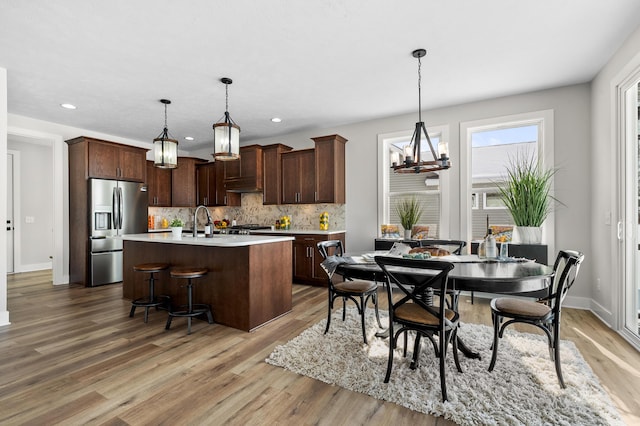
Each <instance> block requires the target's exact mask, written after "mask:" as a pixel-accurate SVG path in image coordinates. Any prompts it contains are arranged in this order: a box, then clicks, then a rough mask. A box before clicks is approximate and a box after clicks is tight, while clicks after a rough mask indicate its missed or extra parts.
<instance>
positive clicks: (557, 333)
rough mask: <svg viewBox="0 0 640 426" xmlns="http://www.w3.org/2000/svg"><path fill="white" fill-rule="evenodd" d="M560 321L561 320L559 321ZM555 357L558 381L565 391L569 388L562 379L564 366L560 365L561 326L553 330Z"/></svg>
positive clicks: (556, 326) (557, 325)
mask: <svg viewBox="0 0 640 426" xmlns="http://www.w3.org/2000/svg"><path fill="white" fill-rule="evenodd" d="M558 321H559V319H558ZM553 355H554V357H553V358H554V360H553V361H554V363H555V365H556V374H557V375H558V381H559V382H560V387H561V388H562V389H565V388H566V387H567V386H566V385H565V383H564V378H563V377H562V366H561V365H560V330H559V324H556V325H555V327H554V328H553Z"/></svg>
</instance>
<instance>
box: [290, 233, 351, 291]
mask: <svg viewBox="0 0 640 426" xmlns="http://www.w3.org/2000/svg"><path fill="white" fill-rule="evenodd" d="M295 238H296V239H295V241H294V242H293V258H292V263H293V281H294V282H296V283H300V284H311V285H316V286H323V287H326V286H327V275H326V273H325V272H324V270H323V269H322V266H320V264H321V263H322V261H323V260H324V259H322V256H321V255H320V252H319V251H318V247H317V245H318V243H319V242H321V241H328V240H340V241H342V244H343V245H344V233H339V234H331V235H325V234H296V235H295ZM336 278H337V277H336Z"/></svg>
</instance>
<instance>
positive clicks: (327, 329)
mask: <svg viewBox="0 0 640 426" xmlns="http://www.w3.org/2000/svg"><path fill="white" fill-rule="evenodd" d="M327 307H328V308H327V309H328V310H329V311H328V313H327V326H326V327H325V329H324V334H327V332H328V331H329V326H330V325H331V308H332V307H333V299H332V298H331V291H329V303H327Z"/></svg>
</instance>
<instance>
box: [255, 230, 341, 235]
mask: <svg viewBox="0 0 640 426" xmlns="http://www.w3.org/2000/svg"><path fill="white" fill-rule="evenodd" d="M345 232H346V231H345V230H344V229H330V230H328V231H321V230H319V229H274V230H273V231H272V230H270V229H257V230H254V231H251V233H252V234H255V235H257V234H278V235H280V234H282V235H295V234H313V235H332V234H343V233H345Z"/></svg>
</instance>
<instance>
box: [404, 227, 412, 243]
mask: <svg viewBox="0 0 640 426" xmlns="http://www.w3.org/2000/svg"><path fill="white" fill-rule="evenodd" d="M404 239H405V240H410V239H411V229H405V230H404Z"/></svg>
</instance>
